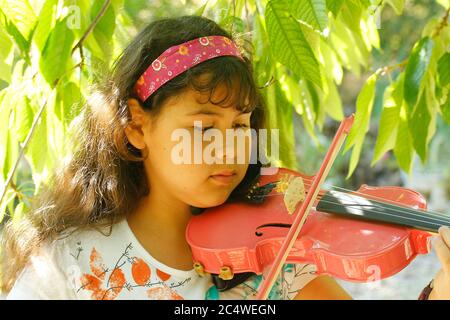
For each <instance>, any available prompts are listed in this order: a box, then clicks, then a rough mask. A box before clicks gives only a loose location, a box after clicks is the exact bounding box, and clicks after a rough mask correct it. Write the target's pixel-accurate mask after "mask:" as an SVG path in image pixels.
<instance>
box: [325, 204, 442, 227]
mask: <svg viewBox="0 0 450 320" xmlns="http://www.w3.org/2000/svg"><path fill="white" fill-rule="evenodd" d="M321 201H323V202H327V203H331V204H335V203H334V201H327V200H321ZM353 205H354V206H358V207H361V204H359V203H354V204H352V203H349V204H346V205H345V206H353ZM363 210H364V209H363ZM364 211H365V212H370V213H376V214H378V215H380V216H391V217H395V218H399V217H400V218H401V219H403V220H412V221H416V222H420V223H424V224H431V225H434V226H436V227H437V228H439V227H440V226H442V225H443V224H445V225H447V226H450V220H449V221H439V223H436V222H433V221H429V220H427V217H425V216H422V217H421V218H423V219H416V218H413V217H411V216H401V215H396V214H392V213H387V212H383V211H377V210H364ZM362 217H364V216H362ZM381 222H382V221H381ZM437 228H436V229H437Z"/></svg>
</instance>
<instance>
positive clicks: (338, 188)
mask: <svg viewBox="0 0 450 320" xmlns="http://www.w3.org/2000/svg"><path fill="white" fill-rule="evenodd" d="M303 179H304V180H306V181H312V179H309V178H303ZM330 189H335V190H342V191H345V192H348V193H351V194H352V195H359V196H361V197H363V198H366V197H367V196H368V197H367V198H368V199H373V200H379V201H380V202H386V203H390V204H392V205H394V206H398V207H399V208H409V209H413V208H410V207H402V206H399V205H397V204H396V203H395V201H393V200H391V201H389V200H387V199H384V198H381V197H377V196H373V195H367V194H365V193H362V192H359V191H353V190H349V189H346V188H342V187H337V186H330ZM413 210H416V209H413ZM417 210H420V211H422V212H426V213H427V214H429V215H435V216H438V217H441V216H444V217H449V214H446V213H442V212H436V211H432V210H422V209H417Z"/></svg>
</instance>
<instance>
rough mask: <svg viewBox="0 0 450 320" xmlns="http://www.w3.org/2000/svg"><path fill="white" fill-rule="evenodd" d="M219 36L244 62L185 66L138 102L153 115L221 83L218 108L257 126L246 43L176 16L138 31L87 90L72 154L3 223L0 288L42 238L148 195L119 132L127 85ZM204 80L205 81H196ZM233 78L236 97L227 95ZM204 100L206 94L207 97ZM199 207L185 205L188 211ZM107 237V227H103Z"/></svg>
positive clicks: (95, 222) (136, 159)
mask: <svg viewBox="0 0 450 320" xmlns="http://www.w3.org/2000/svg"><path fill="white" fill-rule="evenodd" d="M212 35H221V36H226V37H228V38H230V39H232V40H234V41H235V42H236V43H238V45H239V47H240V48H241V49H242V53H243V56H244V60H245V61H241V60H240V59H238V58H237V57H234V56H222V57H217V58H214V59H211V60H207V61H205V62H203V63H201V64H198V65H197V66H195V67H193V68H191V69H188V70H187V71H186V72H184V73H182V74H180V75H178V76H177V77H176V78H174V79H172V80H171V81H169V82H167V83H166V84H164V85H163V86H162V87H160V88H159V89H158V90H157V91H156V92H155V93H154V94H153V95H152V96H151V97H150V98H149V99H147V100H146V101H144V102H143V101H140V102H141V104H142V105H143V107H144V109H145V110H146V111H147V112H149V113H152V114H157V113H158V111H159V110H160V109H161V106H162V105H163V103H164V101H165V100H166V99H167V98H169V97H171V96H173V95H176V94H177V93H180V92H181V91H182V90H184V89H186V88H187V87H188V86H192V87H193V88H195V89H196V90H199V91H201V92H212V91H213V90H214V89H215V88H216V87H217V86H218V85H219V84H225V85H226V87H227V91H228V94H227V95H226V96H225V97H224V99H223V100H222V101H211V103H213V104H217V105H221V106H226V105H229V106H236V107H237V108H240V110H245V111H252V116H251V127H252V128H254V129H257V130H258V129H261V128H263V127H264V123H265V118H264V110H265V107H264V102H263V99H262V96H261V94H260V91H259V88H258V87H257V86H256V84H255V78H254V74H253V69H252V62H251V55H252V50H251V49H252V48H251V42H250V41H249V40H248V39H245V37H240V35H238V34H236V35H235V34H230V33H229V32H227V31H225V30H224V29H223V28H221V27H220V26H219V25H218V24H216V23H215V22H214V21H212V20H209V19H207V18H204V17H200V16H182V17H176V18H165V19H161V20H157V21H154V22H152V23H150V24H149V25H148V26H147V27H145V28H144V29H143V30H142V31H141V32H140V33H139V34H138V35H137V36H136V37H135V38H134V39H133V40H132V41H131V43H130V44H129V45H128V46H127V47H126V49H125V50H124V51H123V52H122V53H121V55H120V56H119V57H118V58H117V60H116V61H115V62H114V64H113V67H112V68H111V70H110V71H109V72H107V73H106V74H105V76H104V78H102V79H101V80H100V81H97V83H95V84H93V85H92V90H91V92H90V95H89V97H88V98H87V99H86V103H84V105H83V107H82V110H81V114H80V116H79V120H78V122H77V123H78V124H77V126H76V129H75V130H74V132H73V134H72V136H71V137H70V141H71V145H72V155H71V158H70V160H69V161H68V162H66V164H65V165H62V166H60V167H59V168H57V169H55V172H54V173H53V174H52V177H51V178H50V179H49V182H48V183H47V184H46V186H45V187H43V188H42V189H41V190H42V191H41V192H40V193H39V194H38V195H36V196H35V197H34V198H33V200H32V203H31V207H30V210H29V211H28V212H27V213H26V214H25V215H24V217H23V218H22V219H21V220H20V221H18V222H17V221H16V222H14V223H13V222H12V220H10V221H8V223H6V225H5V227H4V230H3V238H2V248H3V249H2V255H1V261H0V262H1V265H0V268H1V269H0V270H1V287H0V288H1V290H2V291H3V292H8V291H10V289H11V288H12V286H13V284H14V282H15V280H16V278H17V277H18V275H19V274H20V272H21V270H22V269H23V268H24V267H25V265H26V264H27V262H28V260H29V257H30V256H31V255H32V254H33V253H35V252H37V249H38V248H39V247H40V245H41V244H42V243H43V242H44V241H50V242H51V241H53V240H55V239H58V238H61V237H63V236H67V235H68V234H67V232H65V231H67V230H73V231H76V230H77V229H81V228H87V227H94V228H98V229H99V230H100V231H101V230H104V228H103V227H105V226H107V227H108V226H109V227H111V226H112V225H113V224H114V223H116V222H118V221H120V220H121V219H122V218H124V217H126V216H127V215H129V214H131V213H132V212H133V211H134V210H135V208H136V205H137V203H138V202H139V201H138V200H139V199H140V198H141V197H143V196H145V195H147V194H148V193H149V192H150V190H149V186H148V185H147V183H146V179H145V172H144V166H143V160H144V159H143V157H142V155H141V154H140V150H138V149H136V148H135V147H133V146H132V145H131V144H130V143H129V142H128V140H127V138H126V135H125V132H124V129H125V127H126V126H127V124H128V123H129V121H131V116H130V112H129V110H128V104H127V101H128V99H130V98H135V99H138V100H139V98H138V97H136V96H135V95H134V94H133V86H134V84H135V82H136V81H137V79H138V78H139V76H140V75H141V74H142V73H143V72H144V71H145V70H146V69H147V68H148V66H149V65H150V63H151V62H152V61H153V60H154V59H156V58H157V57H158V56H159V55H160V54H161V53H162V52H163V51H165V50H166V49H167V48H169V47H171V46H174V45H177V44H180V43H183V42H186V41H189V40H192V39H195V38H198V37H203V36H212ZM203 74H208V75H210V81H209V82H208V83H204V82H201V81H199V76H200V75H203ZM235 81H238V86H237V87H238V88H239V89H240V90H239V92H238V94H236V92H233V89H232V88H236V83H235ZM210 97H211V96H210ZM259 168H260V163H259V162H258V163H257V164H250V165H249V169H248V170H247V173H246V175H245V177H244V179H243V181H242V182H241V183H240V185H238V186H237V187H236V189H235V190H234V191H233V192H232V194H231V195H230V197H229V199H228V201H236V200H239V199H242V200H244V199H245V197H242V195H243V194H245V192H246V190H247V189H248V187H249V186H250V185H251V184H252V183H253V181H254V180H255V179H256V178H257V177H258V174H259ZM201 211H202V209H198V208H193V210H192V213H193V214H200V213H201ZM109 230H110V231H109V232H111V228H110V229H109ZM250 275H251V274H250V273H248V274H244V275H239V276H236V277H235V278H234V279H233V280H230V281H223V280H220V279H219V278H218V277H217V276H216V275H213V279H214V282H215V283H216V285H217V286H218V288H219V290H227V289H229V288H232V287H233V286H235V285H236V284H238V283H240V282H242V281H243V280H245V279H246V278H247V277H248V276H250Z"/></svg>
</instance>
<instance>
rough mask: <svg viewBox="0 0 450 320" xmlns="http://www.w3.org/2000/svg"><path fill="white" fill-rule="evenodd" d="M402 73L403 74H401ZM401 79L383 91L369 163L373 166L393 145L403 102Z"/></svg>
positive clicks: (402, 78)
mask: <svg viewBox="0 0 450 320" xmlns="http://www.w3.org/2000/svg"><path fill="white" fill-rule="evenodd" d="M402 75H404V74H402ZM403 80H404V77H403V76H401V77H400V79H399V80H398V81H397V82H395V83H393V84H392V85H390V86H389V87H388V88H387V89H386V91H385V93H384V104H383V111H382V113H381V118H380V126H379V129H378V137H377V141H376V143H375V151H374V155H373V160H372V163H371V165H372V166H373V165H374V164H375V163H376V162H377V161H378V160H380V158H381V157H382V156H383V155H384V154H385V153H386V152H387V151H389V150H391V149H393V148H394V147H395V141H396V138H397V131H398V124H399V117H400V108H401V106H402V103H403Z"/></svg>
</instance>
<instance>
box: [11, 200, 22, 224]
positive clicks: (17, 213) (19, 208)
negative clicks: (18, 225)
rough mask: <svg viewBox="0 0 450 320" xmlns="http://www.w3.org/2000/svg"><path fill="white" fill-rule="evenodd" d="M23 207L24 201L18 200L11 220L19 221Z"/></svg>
mask: <svg viewBox="0 0 450 320" xmlns="http://www.w3.org/2000/svg"><path fill="white" fill-rule="evenodd" d="M23 209H24V203H23V202H19V203H18V204H17V206H16V207H15V208H14V214H13V217H12V218H13V221H19V220H20V219H21V218H22V214H23Z"/></svg>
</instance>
